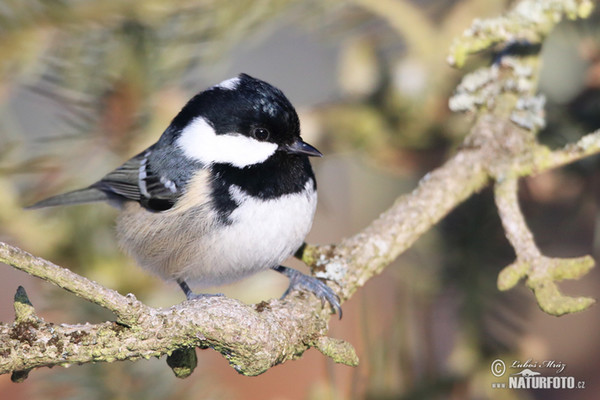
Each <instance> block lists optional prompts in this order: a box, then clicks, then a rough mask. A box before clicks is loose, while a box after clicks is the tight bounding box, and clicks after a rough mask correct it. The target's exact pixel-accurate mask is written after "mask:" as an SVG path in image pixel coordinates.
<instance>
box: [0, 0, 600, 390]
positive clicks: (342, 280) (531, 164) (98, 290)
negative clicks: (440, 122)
mask: <svg viewBox="0 0 600 400" xmlns="http://www.w3.org/2000/svg"><path fill="white" fill-rule="evenodd" d="M590 7H591V2H589V1H587V0H579V1H578V0H564V1H558V0H537V1H536V0H525V1H521V2H518V3H517V4H516V5H515V8H514V9H513V11H512V12H511V13H509V14H507V15H506V16H505V17H502V18H501V19H498V20H489V21H478V22H476V23H475V24H474V26H473V27H472V28H471V29H470V30H469V31H467V34H465V35H463V37H461V38H460V39H458V40H457V42H456V43H455V46H454V47H453V49H452V51H451V53H452V55H451V61H452V63H453V64H460V63H462V61H464V57H466V55H468V54H470V53H472V52H474V51H477V50H481V49H482V48H487V47H489V46H492V45H493V44H495V43H498V42H500V41H503V42H504V43H505V44H507V45H508V43H507V42H510V41H511V40H514V39H515V38H517V39H518V38H521V36H519V35H517V33H515V32H516V31H514V30H515V29H517V28H518V29H521V28H524V27H525V28H526V29H527V30H528V31H529V32H535V35H529V34H526V35H524V36H523V37H526V38H528V39H529V40H538V41H539V40H542V38H543V36H544V35H545V34H546V33H547V32H549V31H550V29H551V28H552V26H553V25H554V24H556V23H557V22H558V21H559V20H560V18H561V17H562V16H563V15H567V16H569V17H574V16H585V15H587V14H589V9H590ZM527 9H531V10H537V11H536V12H535V13H534V14H532V16H528V14H527V13H524V10H527ZM469 32H470V33H469ZM511 32H512V33H511ZM538 71H539V57H538V55H536V54H528V55H525V56H519V57H517V56H510V55H507V54H505V55H503V56H502V57H500V58H499V59H498V60H497V61H496V62H494V64H493V65H491V66H490V67H488V68H482V69H480V70H478V71H475V72H474V73H472V74H469V75H467V76H465V78H464V79H463V82H462V83H461V85H460V86H459V88H458V89H457V92H456V94H455V96H454V97H453V98H452V99H451V101H450V106H451V108H452V109H454V110H456V111H464V112H468V113H471V114H472V115H473V120H474V123H473V126H472V129H471V131H470V133H469V134H468V135H467V137H466V138H465V140H464V143H463V146H462V147H461V148H460V149H459V150H458V151H457V152H456V154H455V155H454V156H453V157H452V158H450V159H449V160H448V161H447V162H446V163H445V164H444V165H442V166H441V167H439V168H438V169H436V170H434V171H432V172H430V173H429V174H427V175H426V176H425V177H423V179H422V180H421V181H420V182H419V185H418V187H417V188H416V189H415V190H413V191H412V192H411V193H409V194H407V195H404V196H402V197H400V198H398V199H397V200H396V201H395V203H394V204H393V205H392V206H391V207H390V208H389V209H388V210H387V211H385V212H384V213H382V214H381V215H380V216H379V218H377V219H376V220H374V221H373V222H372V223H371V224H370V225H369V226H368V227H367V228H365V229H364V230H363V231H361V232H359V233H357V234H356V235H354V236H352V237H350V238H347V239H344V240H342V241H340V242H339V243H336V244H332V245H322V246H311V245H308V246H306V247H305V248H304V251H303V252H302V253H301V254H299V257H300V258H302V259H303V260H304V261H305V262H306V263H307V264H308V265H310V266H311V268H312V270H313V272H314V274H315V275H316V276H317V277H321V278H325V279H327V280H329V284H330V285H331V286H332V287H333V288H334V290H335V291H336V293H337V294H338V295H339V296H340V298H341V299H342V301H344V300H347V299H349V298H350V297H351V296H352V294H353V293H354V292H355V291H356V290H357V289H358V288H360V287H361V286H363V285H364V284H365V283H366V282H367V281H368V280H369V279H370V278H371V277H372V276H374V275H376V274H378V273H380V272H381V271H382V270H383V269H384V268H385V267H386V266H388V265H389V264H390V263H391V262H392V261H393V260H394V259H395V258H396V257H397V256H398V255H399V254H401V253H402V252H403V251H404V250H406V249H407V248H409V247H410V246H411V245H412V244H413V243H414V242H415V241H416V240H417V239H418V238H419V237H421V235H423V234H424V233H425V232H426V231H428V230H429V229H430V228H431V227H432V226H433V225H435V224H436V223H437V222H439V221H440V220H441V219H442V218H443V217H444V216H445V215H447V214H448V213H449V212H450V211H451V210H452V209H453V208H454V207H456V206H457V205H459V204H460V203H461V202H463V201H464V200H465V199H467V198H468V197H469V196H471V195H472V194H473V193H475V192H477V191H479V190H481V189H482V188H484V187H485V186H487V185H488V184H490V183H491V182H494V183H495V187H496V201H497V206H498V209H499V212H500V215H501V218H502V222H503V225H504V227H505V230H506V233H507V237H508V239H509V242H510V243H511V244H512V245H513V247H514V248H515V253H516V255H517V260H516V262H515V263H514V264H513V265H511V266H509V267H507V268H506V269H505V270H504V271H503V272H502V273H501V275H500V277H499V287H500V288H501V289H502V290H505V289H508V288H510V287H512V286H514V285H515V284H516V283H517V282H518V281H519V280H520V279H521V278H525V277H526V278H527V281H526V284H527V285H528V286H529V287H530V288H532V289H533V291H534V293H535V295H536V298H537V299H538V302H539V304H540V306H541V307H542V309H544V310H545V311H547V312H550V313H552V314H555V315H560V314H562V313H565V312H573V311H578V310H582V309H584V308H585V307H587V306H589V304H591V301H592V300H591V299H587V298H575V299H573V298H569V297H566V296H563V295H562V294H560V292H559V291H558V288H557V286H556V284H555V282H556V281H558V280H561V279H575V278H578V277H580V276H582V275H584V274H585V273H586V272H587V271H588V270H589V268H591V266H592V264H593V263H592V261H591V259H590V258H589V257H583V258H578V259H574V260H559V259H550V258H546V257H544V256H543V255H542V254H541V253H540V251H539V250H538V249H537V247H536V246H535V241H534V239H533V236H532V235H531V232H530V231H529V230H528V229H527V225H526V223H525V221H524V219H523V216H522V214H521V212H520V209H519V207H518V201H517V190H516V188H517V179H518V177H520V176H529V175H534V174H536V173H539V172H542V171H545V170H548V169H551V168H556V167H560V166H563V165H565V164H566V163H569V162H573V161H576V160H578V159H581V158H583V157H587V156H590V155H592V154H597V153H600V133H598V132H596V133H592V134H589V135H587V136H585V137H584V138H582V139H581V140H580V141H578V142H577V143H575V144H572V145H569V146H566V147H565V148H563V149H558V150H551V149H548V148H547V147H545V146H542V145H541V144H539V143H538V141H537V138H536V133H537V131H538V130H539V129H540V127H541V126H543V125H544V115H543V105H544V100H543V97H542V96H539V95H538V94H537V93H536V90H537V77H538ZM0 261H3V262H5V263H7V264H9V265H12V266H14V267H15V268H19V269H21V270H24V271H26V272H28V273H30V274H32V275H35V276H38V277H40V278H42V279H45V280H48V281H50V282H52V283H54V284H56V285H58V286H60V287H62V288H64V289H66V290H69V291H71V292H73V293H76V294H77V295H79V296H81V297H83V298H85V299H87V300H89V301H92V302H94V303H96V304H99V305H101V306H103V307H105V308H106V309H108V310H111V311H112V312H114V313H115V315H116V317H117V322H105V323H101V324H93V325H92V324H82V325H66V324H53V323H51V322H46V321H44V320H43V319H42V318H40V317H39V316H37V315H36V314H35V310H34V309H33V306H31V304H30V303H29V301H28V300H27V299H26V295H25V293H24V291H23V290H19V293H18V296H16V299H15V312H16V320H15V322H14V323H12V324H1V325H0V373H8V372H13V379H15V380H22V379H24V378H25V377H26V376H27V371H29V370H30V369H32V368H37V367H42V366H53V365H64V364H72V363H86V362H98V361H105V362H111V361H116V360H125V359H128V360H135V359H139V358H148V357H151V356H160V355H169V357H168V364H169V365H170V366H171V367H172V368H173V370H174V371H175V373H176V374H177V375H178V376H181V377H184V376H187V375H189V374H190V373H191V371H192V370H193V368H194V366H195V362H196V360H195V356H194V354H193V349H194V348H196V347H200V348H209V347H210V348H212V349H214V350H216V351H218V352H220V353H221V354H223V356H225V357H226V358H227V359H228V360H229V362H230V363H231V365H232V366H233V367H234V368H235V369H236V370H237V371H239V372H240V373H242V374H246V375H257V374H260V373H262V372H264V371H266V370H267V369H269V368H270V367H272V366H274V365H277V364H280V363H282V362H285V361H287V360H290V359H294V358H297V357H300V356H301V355H302V353H303V352H304V351H305V350H307V349H308V348H310V347H315V348H317V349H318V350H320V351H321V352H322V353H323V354H324V355H326V356H328V357H331V358H332V359H333V360H335V361H336V362H341V363H345V364H348V365H356V364H357V362H358V358H357V356H356V354H355V351H354V350H353V348H352V346H351V345H350V344H348V343H345V342H343V341H340V340H337V339H332V338H328V337H327V328H328V319H329V317H330V314H331V310H329V309H327V308H323V305H322V304H321V303H320V302H319V301H318V300H317V299H316V298H315V297H314V296H312V295H300V294H298V293H295V294H292V295H291V296H288V297H287V298H286V299H285V300H283V301H282V300H270V301H266V302H261V303H259V304H257V305H245V304H242V303H241V302H239V301H237V300H234V299H229V298H225V297H211V298H204V299H200V300H194V301H189V302H184V303H181V304H179V305H176V306H173V307H170V308H168V309H156V308H152V307H148V306H146V305H143V304H141V303H140V302H138V301H137V300H135V298H134V297H133V296H132V295H127V296H122V295H120V294H118V293H116V292H114V291H112V290H109V289H106V288H104V287H102V286H101V285H98V284H97V283H94V282H91V281H89V280H87V279H85V278H83V277H81V276H78V275H77V274H73V273H72V272H70V271H68V270H65V269H62V268H60V267H58V266H55V265H53V264H52V263H49V262H47V261H45V260H41V259H39V258H36V257H34V256H32V255H30V254H28V253H26V252H24V251H22V250H20V249H17V248H15V247H13V246H10V245H8V244H4V243H0Z"/></svg>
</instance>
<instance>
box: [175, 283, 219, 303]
mask: <svg viewBox="0 0 600 400" xmlns="http://www.w3.org/2000/svg"><path fill="white" fill-rule="evenodd" d="M177 283H178V284H179V287H180V288H181V290H183V293H185V297H186V298H187V299H188V300H196V299H205V298H207V297H221V296H225V295H224V294H223V293H214V294H212V293H194V292H192V289H190V287H189V286H188V284H187V283H185V281H184V280H183V279H178V280H177Z"/></svg>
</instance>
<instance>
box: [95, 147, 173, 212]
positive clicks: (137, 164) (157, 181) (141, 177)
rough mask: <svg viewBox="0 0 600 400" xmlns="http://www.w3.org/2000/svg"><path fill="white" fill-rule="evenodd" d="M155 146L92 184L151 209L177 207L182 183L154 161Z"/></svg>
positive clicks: (159, 209) (158, 209)
mask: <svg viewBox="0 0 600 400" xmlns="http://www.w3.org/2000/svg"><path fill="white" fill-rule="evenodd" d="M152 151H153V147H150V148H149V149H148V150H146V151H144V152H143V153H140V154H138V155H137V156H135V157H133V158H131V159H130V160H128V161H127V162H126V163H125V164H123V165H121V166H120V167H119V168H117V169H115V170H114V171H112V172H110V173H108V174H107V175H106V176H105V177H104V178H102V179H101V180H100V181H98V182H97V183H95V184H93V185H92V186H91V187H93V188H97V189H100V190H101V191H103V192H108V193H110V194H114V195H117V196H121V197H123V198H125V199H127V200H134V201H137V202H139V203H140V204H141V205H142V206H143V207H145V208H147V209H149V210H151V211H164V210H168V209H169V208H171V207H173V205H174V204H175V202H176V201H177V199H178V198H179V196H180V195H181V193H182V189H183V188H181V187H178V186H177V185H176V184H175V183H174V182H172V181H171V180H169V179H167V178H166V177H165V176H164V175H162V174H161V173H160V171H156V167H155V166H153V165H151V163H150V154H152Z"/></svg>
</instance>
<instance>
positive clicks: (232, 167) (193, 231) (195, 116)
mask: <svg viewBox="0 0 600 400" xmlns="http://www.w3.org/2000/svg"><path fill="white" fill-rule="evenodd" d="M321 156H322V153H321V152H319V150H317V149H316V148H315V147H313V146H311V145H310V144H308V143H306V142H304V141H303V140H302V138H301V136H300V121H299V118H298V114H297V113H296V110H295V109H294V107H293V105H292V104H291V102H290V101H289V100H288V98H287V97H286V96H285V95H284V94H283V92H282V91H281V90H279V89H277V88H275V87H274V86H272V85H270V84H269V83H267V82H265V81H262V80H260V79H257V78H254V77H251V76H250V75H247V74H244V73H242V74H239V75H237V76H235V77H233V78H230V79H227V80H224V81H222V82H221V83H218V84H216V85H214V86H212V87H209V88H208V89H206V90H203V91H201V92H199V93H198V94H196V95H195V96H193V97H192V98H191V99H190V100H189V101H188V102H187V104H185V105H184V107H183V108H182V109H181V111H180V112H179V113H178V114H177V115H176V116H175V118H173V120H172V121H171V123H170V125H169V126H168V127H167V128H166V129H165V131H164V132H163V133H162V135H161V136H160V137H159V139H158V141H157V142H156V143H154V144H153V145H151V146H150V147H148V148H147V149H146V150H144V151H142V152H141V153H139V154H137V155H136V156H134V157H133V158H131V159H129V160H128V161H126V162H125V163H124V164H123V165H121V166H120V167H118V168H116V169H114V170H113V171H111V172H109V173H108V174H106V175H105V176H104V177H103V178H101V179H100V180H99V181H97V182H95V183H93V184H91V185H90V186H88V187H86V188H83V189H78V190H74V191H71V192H67V193H63V194H59V195H56V196H53V197H50V198H47V199H45V200H41V201H39V202H37V203H35V204H33V205H31V206H29V207H28V208H30V209H36V208H42V207H51V206H62V205H72V204H82V203H90V202H107V203H109V204H110V205H112V206H115V207H117V208H118V209H119V210H120V212H119V214H118V216H117V221H116V237H117V241H118V243H119V245H120V247H121V248H122V249H123V250H124V251H125V252H126V253H128V254H129V255H131V256H132V257H133V258H134V259H135V260H136V262H137V263H138V264H139V265H140V266H141V267H142V268H144V269H147V270H149V271H151V272H153V273H154V274H156V275H158V276H159V277H161V278H163V279H164V280H166V281H174V282H177V284H178V285H179V286H180V288H181V289H182V290H183V292H184V294H185V296H186V298H187V300H194V299H198V298H203V297H208V296H218V295H222V294H207V293H195V292H194V291H192V289H191V288H190V286H189V285H190V284H191V285H192V286H193V285H197V286H199V287H202V288H206V287H213V286H220V285H224V284H227V283H231V282H234V281H238V280H241V279H243V278H246V277H248V276H250V275H252V274H255V273H257V272H260V271H264V270H268V269H273V270H275V271H277V272H280V273H282V274H283V275H285V276H287V277H288V278H289V281H290V284H289V287H288V288H287V290H286V291H285V293H284V294H283V296H282V298H284V297H286V296H287V295H288V294H289V293H290V292H292V291H293V290H296V289H297V290H306V291H310V292H312V293H314V294H315V295H316V296H317V297H318V298H319V299H321V302H322V304H323V305H324V304H325V302H328V303H329V304H330V305H331V306H332V308H333V310H334V311H335V312H336V313H338V314H339V317H340V318H341V316H342V310H341V306H340V299H339V297H338V296H337V295H336V294H335V292H334V291H333V290H332V289H331V288H330V287H329V286H327V285H326V284H325V283H324V282H323V281H321V280H319V279H318V278H316V277H313V276H309V275H306V274H304V273H302V272H300V271H298V270H296V269H293V268H290V267H286V266H283V265H281V263H282V262H283V261H284V260H286V259H287V258H288V257H290V256H291V255H293V254H294V253H295V252H296V251H297V250H298V249H299V248H301V246H303V245H304V243H305V242H304V239H305V237H306V235H307V234H308V232H309V230H310V228H311V226H312V222H313V218H314V214H315V209H316V205H317V183H316V179H315V175H314V172H313V170H312V167H311V164H310V161H309V157H321Z"/></svg>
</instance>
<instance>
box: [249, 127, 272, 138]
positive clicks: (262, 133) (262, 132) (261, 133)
mask: <svg viewBox="0 0 600 400" xmlns="http://www.w3.org/2000/svg"><path fill="white" fill-rule="evenodd" d="M252 136H253V137H254V138H255V139H256V140H260V141H265V140H267V139H269V131H268V130H266V129H265V128H254V129H252Z"/></svg>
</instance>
